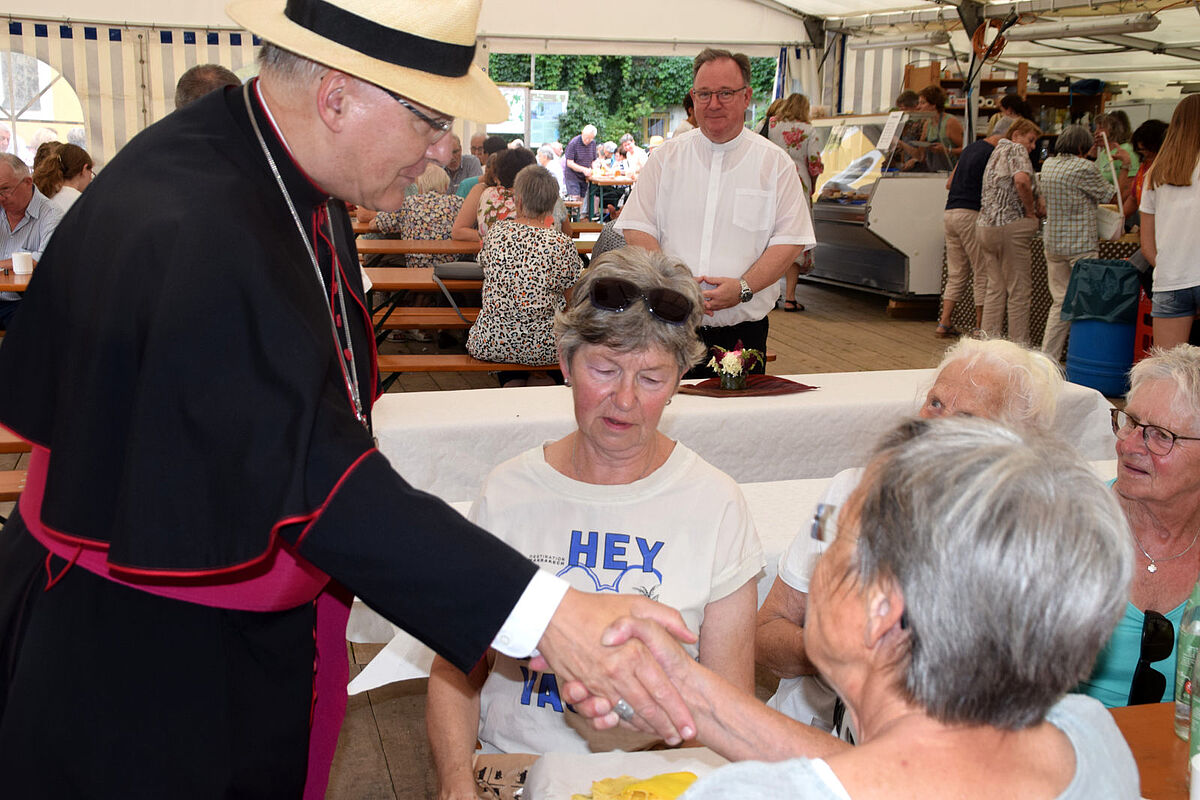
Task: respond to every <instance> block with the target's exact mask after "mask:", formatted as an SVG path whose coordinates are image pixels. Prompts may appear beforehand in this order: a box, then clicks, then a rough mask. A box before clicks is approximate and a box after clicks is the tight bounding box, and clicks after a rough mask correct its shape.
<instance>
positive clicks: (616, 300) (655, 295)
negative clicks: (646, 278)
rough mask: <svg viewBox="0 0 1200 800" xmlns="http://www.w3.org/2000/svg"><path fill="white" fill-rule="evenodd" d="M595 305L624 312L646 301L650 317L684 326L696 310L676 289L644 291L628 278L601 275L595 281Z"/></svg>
mask: <svg viewBox="0 0 1200 800" xmlns="http://www.w3.org/2000/svg"><path fill="white" fill-rule="evenodd" d="M589 297H590V298H591V301H592V305H594V306H595V307H596V308H598V309H600V310H601V311H613V312H616V313H620V312H622V311H625V310H626V309H628V308H629V307H630V306H632V305H633V304H634V303H636V302H637V301H638V300H644V301H645V303H646V310H647V311H649V312H650V316H652V317H654V318H655V319H657V320H659V321H660V322H665V323H667V324H668V325H682V324H683V323H684V322H686V321H687V318H688V317H689V316H691V313H692V302H691V301H690V300H688V299H687V297H686V296H684V295H682V294H680V293H679V292H677V291H675V290H674V289H650V290H648V291H645V292H643V291H642V290H641V289H639V288H638V287H637V286H636V285H635V284H633V283H632V282H630V281H627V280H625V279H624V278H600V279H598V280H596V281H595V282H594V283H592V291H591V294H590V295H589Z"/></svg>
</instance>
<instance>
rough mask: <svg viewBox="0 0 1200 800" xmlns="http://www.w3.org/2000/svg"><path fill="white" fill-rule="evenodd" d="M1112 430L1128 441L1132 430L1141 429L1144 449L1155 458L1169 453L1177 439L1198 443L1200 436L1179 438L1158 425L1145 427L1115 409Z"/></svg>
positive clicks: (1139, 421) (1140, 422)
mask: <svg viewBox="0 0 1200 800" xmlns="http://www.w3.org/2000/svg"><path fill="white" fill-rule="evenodd" d="M1112 428H1113V433H1115V434H1116V435H1117V438H1118V439H1121V440H1122V441H1124V440H1125V439H1128V438H1129V434H1131V433H1133V431H1134V429H1136V428H1141V429H1142V441H1143V442H1145V443H1146V449H1147V450H1149V451H1150V452H1151V453H1153V454H1154V455H1156V456H1165V455H1167V454H1168V453H1170V452H1171V449H1172V448H1173V447H1175V442H1176V441H1178V440H1179V439H1184V440H1186V441H1189V442H1198V441H1200V436H1180V435H1179V434H1178V433H1175V432H1173V431H1169V430H1167V429H1166V428H1162V427H1159V426H1158V425H1147V424H1146V423H1145V422H1142V421H1141V420H1139V419H1138V418H1137V417H1135V416H1133V415H1131V414H1128V413H1126V412H1124V411H1119V410H1117V409H1115V408H1114V409H1113V410H1112Z"/></svg>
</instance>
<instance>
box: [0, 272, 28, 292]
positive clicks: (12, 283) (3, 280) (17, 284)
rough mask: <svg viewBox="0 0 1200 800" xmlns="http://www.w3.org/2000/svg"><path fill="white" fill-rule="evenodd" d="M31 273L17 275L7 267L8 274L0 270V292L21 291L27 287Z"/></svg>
mask: <svg viewBox="0 0 1200 800" xmlns="http://www.w3.org/2000/svg"><path fill="white" fill-rule="evenodd" d="M32 277H33V275H32V274H30V275H18V274H17V273H15V272H13V271H12V269H11V268H9V271H8V274H7V275H6V274H4V273H3V272H0V292H23V291H25V290H26V289H27V288H29V279H30V278H32Z"/></svg>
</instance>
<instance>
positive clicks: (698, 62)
mask: <svg viewBox="0 0 1200 800" xmlns="http://www.w3.org/2000/svg"><path fill="white" fill-rule="evenodd" d="M722 58H728V59H729V60H730V61H732V62H733V63H735V64H737V65H738V69H740V70H741V71H742V78H743V79H744V80H745V81H746V85H747V86H749V85H750V57H749V56H747V55H746V54H745V53H733V52H730V51H729V50H718V49H717V48H715V47H706V48H704V49H703V50H701V51H700V52H699V53H698V54H697V55H696V57H695V58H694V59H693V60H692V80H695V79H696V73H697V72H699V71H700V68H701V67H703V66H704V65H705V64H707V63H708V62H710V61H719V60H720V59H722Z"/></svg>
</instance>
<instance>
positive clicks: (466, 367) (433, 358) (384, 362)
mask: <svg viewBox="0 0 1200 800" xmlns="http://www.w3.org/2000/svg"><path fill="white" fill-rule="evenodd" d="M377 358H378V362H379V372H380V374H383V373H385V372H390V373H400V372H503V371H504V370H525V371H527V372H546V371H548V370H552V369H558V364H546V365H543V366H529V365H527V364H508V363H505V362H500V361H480V360H479V359H477V358H474V357H472V356H470V355H467V354H466V353H412V354H402V353H401V354H394V355H382V354H381V355H379V356H378V357H377ZM766 359H767V361H774V360H775V354H774V353H772V352H770V351H768V352H767V355H766ZM393 380H394V379H393ZM387 385H391V381H388V384H387Z"/></svg>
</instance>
